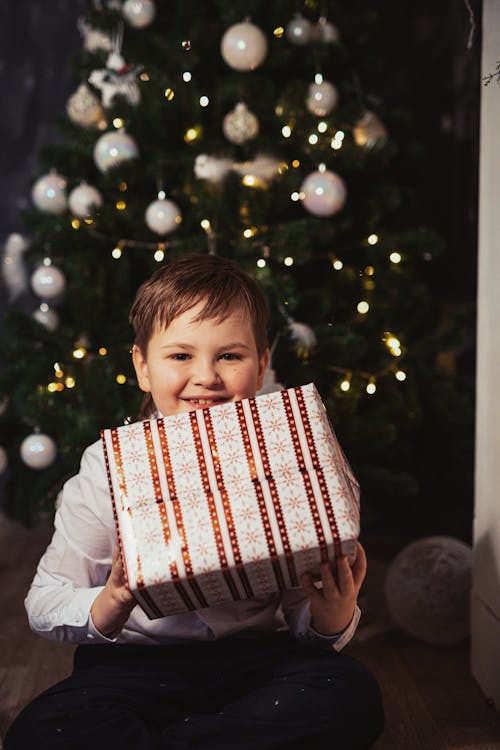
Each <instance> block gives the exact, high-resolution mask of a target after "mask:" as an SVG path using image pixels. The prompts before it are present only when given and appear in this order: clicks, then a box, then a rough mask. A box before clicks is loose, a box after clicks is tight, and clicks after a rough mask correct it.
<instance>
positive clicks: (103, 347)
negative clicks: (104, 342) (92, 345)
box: [99, 346, 108, 357]
mask: <svg viewBox="0 0 500 750" xmlns="http://www.w3.org/2000/svg"><path fill="white" fill-rule="evenodd" d="M107 353H108V350H107V349H106V347H105V346H101V348H100V349H99V354H100V355H101V357H105V356H106V354H107Z"/></svg>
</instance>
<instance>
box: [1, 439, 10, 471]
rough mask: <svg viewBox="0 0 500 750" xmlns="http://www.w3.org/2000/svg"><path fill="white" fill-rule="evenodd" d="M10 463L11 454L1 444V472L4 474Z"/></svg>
mask: <svg viewBox="0 0 500 750" xmlns="http://www.w3.org/2000/svg"><path fill="white" fill-rule="evenodd" d="M8 465H9V456H8V454H7V451H6V450H5V448H4V447H3V446H2V445H0V474H4V473H5V471H6V469H7V466H8Z"/></svg>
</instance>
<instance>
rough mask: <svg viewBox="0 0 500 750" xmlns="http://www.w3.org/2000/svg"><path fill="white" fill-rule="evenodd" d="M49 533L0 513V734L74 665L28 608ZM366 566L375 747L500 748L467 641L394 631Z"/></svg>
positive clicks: (498, 725) (499, 732) (377, 567)
mask: <svg viewBox="0 0 500 750" xmlns="http://www.w3.org/2000/svg"><path fill="white" fill-rule="evenodd" d="M49 536H50V531H49V529H48V526H46V525H45V526H44V525H42V526H40V527H38V528H37V529H35V530H31V531H27V530H25V529H23V528H21V527H20V526H18V525H17V524H13V523H12V522H10V521H6V520H5V519H4V518H2V517H0V592H1V593H0V738H1V737H3V736H4V734H5V730H6V728H7V726H8V725H9V723H10V722H11V720H12V718H13V717H14V716H15V715H16V713H17V712H18V711H19V710H20V709H21V708H22V707H23V706H24V705H25V704H26V703H27V702H28V701H29V700H30V699H31V698H33V697H34V696H35V695H37V694H38V693H39V692H41V691H42V690H43V689H45V688H46V687H48V686H49V685H51V684H53V683H54V682H56V681H57V680H60V679H62V678H63V677H65V676H66V675H67V674H68V673H69V671H70V666H71V657H72V653H73V648H72V647H71V646H69V645H67V644H59V643H52V642H50V641H45V640H44V639H42V638H39V637H37V636H35V635H33V634H32V633H31V632H30V631H29V628H28V626H27V624H26V618H25V613H24V608H23V599H24V596H25V593H26V590H27V589H28V587H29V584H30V582H31V579H32V577H33V573H34V571H35V568H36V564H37V562H38V559H39V558H40V556H41V554H42V552H43V550H44V548H45V546H46V544H47V541H48V538H49ZM368 552H369V550H368ZM369 571H370V572H371V576H372V577H371V579H370V577H369V578H368V580H367V590H368V594H365V597H367V601H368V615H367V617H365V619H364V621H362V626H361V628H360V631H359V634H360V635H359V636H358V637H357V638H356V640H355V642H354V643H353V644H350V645H349V646H348V650H349V652H350V653H352V654H354V655H355V656H357V657H358V658H359V659H360V660H361V661H362V662H364V663H365V664H366V665H367V666H368V667H369V668H370V669H371V671H372V672H373V673H374V674H375V676H376V677H377V679H378V680H379V682H380V685H381V687H382V691H383V694H384V702H385V710H386V729H385V732H384V734H383V736H382V737H381V739H380V740H379V741H378V742H377V743H376V745H375V747H374V750H500V716H499V715H498V714H497V713H496V711H495V710H494V709H493V708H492V707H491V706H490V705H488V702H487V701H486V700H485V698H484V697H483V695H482V694H481V692H480V690H479V688H478V686H477V685H476V683H475V682H474V680H473V679H472V678H471V676H470V671H469V655H468V645H467V643H466V642H465V643H462V644H459V645H453V646H430V645H427V644H424V643H421V642H419V641H417V640H415V639H413V638H411V637H409V636H407V635H405V634H404V633H402V632H401V631H399V630H397V629H395V628H394V627H393V626H392V625H391V623H390V622H387V621H386V620H385V617H384V614H383V612H381V611H378V610H377V606H375V605H374V606H371V604H370V593H369V592H370V590H373V588H374V587H375V588H378V589H380V585H379V584H380V579H381V576H382V573H383V569H382V565H381V563H380V562H379V561H378V560H373V559H370V554H369ZM377 579H378V580H377ZM370 586H371V589H370ZM1 747H2V742H1V739H0V750H1ZM339 750H344V749H343V748H340V749H339Z"/></svg>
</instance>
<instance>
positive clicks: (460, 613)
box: [384, 536, 472, 643]
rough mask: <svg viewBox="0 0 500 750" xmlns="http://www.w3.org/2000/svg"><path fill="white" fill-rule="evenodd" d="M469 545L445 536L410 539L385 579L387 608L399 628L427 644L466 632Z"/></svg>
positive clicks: (452, 640) (448, 640)
mask: <svg viewBox="0 0 500 750" xmlns="http://www.w3.org/2000/svg"><path fill="white" fill-rule="evenodd" d="M471 564H472V550H471V548H470V547H469V545H468V544H465V542H462V541H460V540H459V539H454V538H452V537H447V536H431V537H427V538H425V539H419V540H417V541H416V542H412V543H411V544H409V545H408V546H407V547H405V548H404V549H402V550H401V552H399V554H398V555H396V557H395V558H394V560H393V561H392V563H391V565H390V566H389V569H388V571H387V575H386V579H385V587H384V588H385V597H386V601H387V606H388V608H389V612H390V614H391V615H392V617H393V619H394V620H395V622H396V624H397V625H399V627H400V628H402V629H403V630H405V631H406V632H408V633H410V634H411V635H413V636H415V638H419V639H420V640H422V641H426V642H427V643H457V642H459V641H462V640H463V639H464V638H466V636H467V634H468V632H469V596H470V586H471Z"/></svg>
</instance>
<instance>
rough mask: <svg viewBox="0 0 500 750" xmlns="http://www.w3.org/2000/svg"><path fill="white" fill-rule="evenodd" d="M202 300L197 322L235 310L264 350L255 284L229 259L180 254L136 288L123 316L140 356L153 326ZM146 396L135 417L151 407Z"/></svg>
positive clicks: (263, 313) (263, 320)
mask: <svg viewBox="0 0 500 750" xmlns="http://www.w3.org/2000/svg"><path fill="white" fill-rule="evenodd" d="M200 302H205V304H204V306H203V308H202V310H201V311H200V313H199V314H198V316H197V320H209V319H212V318H215V319H219V320H221V319H223V318H225V317H227V316H228V315H230V314H232V313H234V312H235V311H238V312H242V313H244V314H246V315H248V318H249V319H250V322H251V324H252V328H253V332H254V336H255V343H256V345H257V352H258V354H259V357H260V356H262V355H263V354H264V352H265V350H266V348H267V345H268V344H267V322H268V314H269V313H268V306H267V302H266V299H265V297H264V294H263V292H262V290H261V289H260V287H259V286H258V284H257V282H256V281H255V280H254V279H252V277H251V276H249V275H248V274H247V273H245V272H244V271H242V270H241V269H240V268H238V266H237V265H236V264H235V263H234V262H233V261H231V260H230V259H229V258H224V257H222V256H220V255H194V254H192V255H183V256H181V257H178V258H175V259H174V260H171V261H170V262H169V263H167V264H166V265H165V266H162V267H161V268H159V269H158V270H157V271H155V273H154V274H153V275H152V276H151V277H150V278H149V279H148V280H147V281H145V282H144V283H143V284H142V285H141V286H140V287H139V289H138V291H137V294H136V296H135V300H134V302H133V304H132V307H131V309H130V316H129V320H130V323H131V324H132V326H133V328H134V332H135V345H136V346H138V347H139V349H140V350H141V352H142V354H143V355H144V356H146V353H147V347H148V344H149V341H150V340H151V337H152V336H153V334H154V333H155V331H156V330H157V329H158V328H162V327H165V328H166V327H168V326H169V325H170V323H171V322H172V321H173V320H174V318H176V317H177V316H179V315H182V314H183V313H185V312H186V311H187V310H190V309H191V308H192V307H194V306H195V305H197V304H198V303H200ZM154 408H155V407H154V403H153V400H152V398H151V395H150V394H147V396H146V399H145V401H144V403H143V405H142V408H141V414H140V417H141V418H144V417H145V416H150V415H151V412H152V411H153V410H154Z"/></svg>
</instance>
